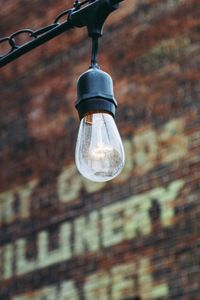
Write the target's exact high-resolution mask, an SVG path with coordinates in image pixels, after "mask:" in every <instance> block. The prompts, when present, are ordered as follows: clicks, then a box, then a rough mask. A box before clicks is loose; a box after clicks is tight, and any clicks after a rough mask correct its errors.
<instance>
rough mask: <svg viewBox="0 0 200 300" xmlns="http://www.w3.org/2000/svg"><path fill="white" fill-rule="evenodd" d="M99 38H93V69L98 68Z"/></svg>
mask: <svg viewBox="0 0 200 300" xmlns="http://www.w3.org/2000/svg"><path fill="white" fill-rule="evenodd" d="M98 41H99V38H98V37H93V38H92V55H91V68H98V62H97V57H98V48H99V43H98Z"/></svg>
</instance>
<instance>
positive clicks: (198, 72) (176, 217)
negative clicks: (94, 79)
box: [0, 0, 200, 300]
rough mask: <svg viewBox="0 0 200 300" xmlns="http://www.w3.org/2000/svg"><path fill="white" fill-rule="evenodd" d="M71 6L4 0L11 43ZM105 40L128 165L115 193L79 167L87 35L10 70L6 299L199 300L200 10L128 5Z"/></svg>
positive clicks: (178, 4) (6, 84)
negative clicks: (79, 97) (80, 84)
mask: <svg viewBox="0 0 200 300" xmlns="http://www.w3.org/2000/svg"><path fill="white" fill-rule="evenodd" d="M72 4H73V1H70V0H68V1H63V0H57V1H52V0H43V1H42V0H33V1H26V0H7V1H4V0H0V6H1V10H0V20H1V21H0V35H1V37H3V36H6V35H10V34H11V33H12V32H14V31H17V30H19V29H21V28H33V29H37V28H40V27H42V26H45V25H48V24H50V23H51V22H52V21H53V20H54V17H55V16H57V15H58V14H59V13H60V12H61V11H62V10H64V9H67V8H69V7H71V6H72ZM104 31H105V32H104V36H103V38H102V41H101V46H100V59H99V61H100V66H101V68H102V69H103V70H105V71H106V72H108V73H110V74H111V76H112V77H113V79H114V85H115V94H116V98H117V99H118V104H119V108H118V113H117V118H116V122H117V125H118V128H119V131H120V133H121V135H122V138H123V142H124V146H125V150H126V159H127V162H126V166H125V168H124V170H123V172H122V174H121V175H120V176H119V177H118V178H116V179H115V180H113V181H111V182H107V183H102V184H99V183H91V182H89V181H86V180H84V179H83V178H82V177H81V176H80V175H79V174H78V172H77V170H76V167H75V164H74V150H75V142H76V137H77V131H78V125H79V120H78V116H77V112H76V111H75V109H74V101H75V100H76V80H77V78H78V76H79V75H80V74H81V73H82V72H84V71H85V70H86V69H87V68H88V66H89V61H90V48H91V43H90V40H89V39H87V34H86V31H85V30H84V29H74V30H72V31H70V32H67V33H64V34H63V35H61V36H59V37H57V38H56V39H54V40H52V41H50V42H48V43H47V44H45V45H43V46H41V47H40V48H38V49H35V50H34V51H32V52H31V53H29V54H26V55H24V56H23V57H21V58H19V59H18V60H16V61H15V62H13V63H10V64H9V65H7V66H6V67H4V68H2V69H1V73H0V75H1V76H0V79H1V80H0V85H1V86H0V90H1V101H0V166H1V172H0V299H1V300H10V299H12V300H26V299H31V300H95V299H98V300H131V299H132V300H133V299H138V298H136V297H140V298H139V299H142V300H144V299H162V300H163V299H185V300H186V299H195V300H197V299H200V280H199V278H200V204H199V191H200V183H199V179H200V167H199V162H200V147H199V146H200V121H199V110H200V85H199V78H200V35H199V34H200V2H199V0H140V1H139V0H125V1H124V2H123V3H122V4H121V5H120V9H119V10H117V11H116V12H114V13H113V14H112V15H111V16H110V18H109V20H108V21H107V23H106V26H105V30H104Z"/></svg>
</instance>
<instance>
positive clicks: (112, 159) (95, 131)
mask: <svg viewBox="0 0 200 300" xmlns="http://www.w3.org/2000/svg"><path fill="white" fill-rule="evenodd" d="M124 162H125V157H124V149H123V145H122V142H121V138H120V135H119V133H118V130H117V127H116V125H115V122H114V119H113V117H112V116H111V115H110V114H108V113H94V114H90V115H87V116H85V117H84V118H83V119H82V120H81V123H80V128H79V134H78V139H77V144H76V165H77V168H78V170H79V172H80V173H81V174H82V175H83V176H84V177H86V178H87V179H90V180H92V181H96V182H103V181H108V180H111V179H113V178H114V177H116V176H117V175H118V174H119V173H120V172H121V170H122V168H123V166H124Z"/></svg>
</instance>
